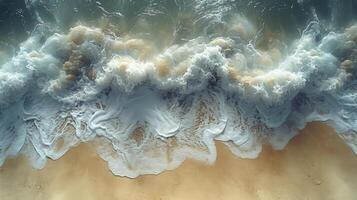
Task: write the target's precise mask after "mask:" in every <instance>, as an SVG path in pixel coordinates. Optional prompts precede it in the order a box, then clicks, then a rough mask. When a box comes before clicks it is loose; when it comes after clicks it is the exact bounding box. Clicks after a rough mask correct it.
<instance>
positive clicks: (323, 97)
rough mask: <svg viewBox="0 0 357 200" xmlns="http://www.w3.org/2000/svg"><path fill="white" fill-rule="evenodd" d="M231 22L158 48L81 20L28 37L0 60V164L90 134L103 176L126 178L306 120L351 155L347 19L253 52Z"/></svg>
mask: <svg viewBox="0 0 357 200" xmlns="http://www.w3.org/2000/svg"><path fill="white" fill-rule="evenodd" d="M219 14H220V13H216V14H215V15H214V16H211V17H215V18H217V17H218V18H219V17H221V16H220V15H219ZM206 17H209V16H206ZM233 18H234V19H235V21H234V20H233V21H232V23H233V25H234V26H232V27H233V28H231V29H229V30H227V34H225V36H224V37H223V36H222V37H221V36H220V37H215V38H210V37H198V38H196V39H192V40H189V41H187V42H185V43H183V44H174V45H171V46H169V47H167V48H165V49H164V50H162V51H158V50H157V49H158V48H156V47H155V46H153V45H152V44H151V43H150V42H149V41H147V40H146V39H143V38H135V36H132V37H115V36H113V35H112V34H107V33H106V32H104V31H102V30H101V29H99V28H93V27H87V26H83V25H79V26H76V27H74V28H72V29H70V30H69V32H68V33H67V34H62V33H55V34H53V35H52V36H49V37H48V38H47V39H46V40H45V41H41V39H40V38H41V37H40V36H39V35H36V34H34V35H33V36H32V37H30V38H29V39H28V40H27V41H26V42H24V43H23V44H22V45H21V48H20V51H19V52H18V53H17V55H16V56H14V57H13V58H12V59H11V60H10V61H8V62H7V63H5V64H4V65H2V67H1V68H0V164H2V163H3V162H4V161H5V159H6V158H7V157H9V156H15V155H17V154H18V153H23V154H25V155H27V156H28V157H29V159H30V160H31V161H32V163H33V165H34V166H35V167H38V168H41V167H43V166H44V164H45V162H46V159H47V158H51V159H58V158H60V157H61V156H62V155H64V154H65V153H66V152H67V151H68V150H69V149H70V148H71V147H73V146H75V145H77V144H79V143H81V142H85V141H92V142H93V143H94V144H95V146H96V148H97V151H98V153H99V154H100V156H101V157H102V158H103V159H104V160H106V161H107V162H108V165H109V167H110V169H111V170H112V172H113V173H114V174H116V175H121V176H128V177H136V176H138V175H141V174H157V173H160V172H162V171H163V170H166V169H173V168H175V167H177V166H178V165H179V164H180V163H182V162H183V160H184V159H186V158H187V157H191V158H195V159H199V160H203V161H206V162H208V163H212V162H214V161H215V159H216V149H215V144H214V141H222V142H224V143H225V144H227V145H228V146H229V147H230V149H231V150H232V152H233V153H234V154H236V155H237V156H240V157H244V158H255V157H256V156H258V154H259V153H260V151H261V149H262V144H265V143H269V144H271V145H272V146H273V147H274V148H276V149H282V148H284V146H285V145H286V144H287V143H288V141H289V140H290V139H291V138H292V137H293V136H295V135H296V134H297V132H298V130H299V129H302V128H303V127H304V126H305V123H307V122H310V121H324V122H326V123H328V124H330V125H332V126H333V127H335V128H336V131H337V133H338V134H339V135H340V136H341V137H342V138H343V139H344V140H345V141H346V142H347V144H348V145H350V146H351V147H352V149H353V150H354V152H356V153H357V136H356V131H357V125H356V124H357V123H356V122H357V107H356V106H357V103H356V100H357V96H356V92H355V89H356V81H355V80H356V70H355V68H356V63H357V61H356V53H355V52H356V50H357V46H356V38H357V35H356V34H355V33H356V32H357V31H355V30H356V27H357V25H353V26H351V27H349V28H347V29H346V31H344V32H342V33H333V32H331V33H329V34H326V35H325V37H323V38H322V39H321V40H318V39H317V36H316V34H317V32H316V31H315V30H316V29H313V28H311V29H312V30H310V29H309V30H306V31H305V32H304V34H303V35H302V36H301V38H300V39H299V40H297V41H296V42H295V44H294V46H293V47H292V48H291V50H290V51H289V52H284V53H282V52H281V51H282V49H279V48H277V47H273V48H270V49H268V50H262V49H258V48H256V47H255V46H254V45H253V44H252V43H251V41H250V40H249V38H250V37H252V35H254V34H255V33H254V32H255V31H256V29H255V28H254V27H253V26H252V25H249V26H248V29H246V31H243V26H244V24H247V23H248V21H247V20H246V19H245V18H243V17H242V16H239V17H237V16H234V17H233ZM312 26H314V24H313V25H312ZM233 36H234V37H233ZM237 38H238V39H237ZM239 38H240V39H239Z"/></svg>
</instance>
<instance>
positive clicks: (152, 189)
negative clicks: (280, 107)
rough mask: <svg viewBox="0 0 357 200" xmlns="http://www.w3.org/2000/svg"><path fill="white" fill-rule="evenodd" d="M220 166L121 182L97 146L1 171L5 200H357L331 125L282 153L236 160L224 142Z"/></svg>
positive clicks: (13, 163) (350, 160)
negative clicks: (39, 163) (43, 163)
mask: <svg viewBox="0 0 357 200" xmlns="http://www.w3.org/2000/svg"><path fill="white" fill-rule="evenodd" d="M217 146H218V158H217V161H216V163H215V164H214V165H212V166H208V165H205V164H203V163H200V162H197V161H192V160H187V161H185V163H184V164H183V165H181V166H180V167H179V168H178V169H176V170H173V171H166V172H164V173H162V174H160V175H157V176H154V175H147V176H141V177H139V178H136V179H129V178H123V177H116V176H114V175H113V174H112V173H111V172H110V171H109V170H108V168H107V165H106V163H105V162H104V161H102V160H101V159H100V158H99V157H98V156H97V154H96V152H95V151H94V149H93V148H91V146H90V144H83V145H80V146H78V147H76V148H74V149H72V150H70V151H69V152H68V153H67V154H66V155H65V156H64V157H62V158H61V159H59V160H57V161H49V162H48V163H47V165H46V167H45V168H44V169H43V170H35V169H33V168H32V167H31V166H30V165H29V164H28V163H27V161H26V160H25V159H24V158H21V157H19V158H15V159H10V160H8V161H7V162H6V163H5V165H4V166H2V167H1V168H0V199H1V200H18V199H19V200H20V199H26V200H32V199H33V200H82V199H83V200H99V199H100V200H104V199H105V200H146V199H147V200H151V199H152V200H181V199H196V200H201V199H202V200H203V199H205V200H211V199H212V200H219V199H224V200H226V199H235V200H236V199H243V200H250V199H252V200H253V199H254V200H255V199H261V200H270V199H271V200H278V199H283V200H290V199H291V200H308V199H310V200H315V199H316V200H317V199H321V200H329V199H330V200H335V199H343V200H352V199H356V196H357V190H356V189H355V188H356V187H357V156H356V155H354V154H353V153H352V151H351V150H350V149H349V148H348V147H347V146H346V145H345V144H344V143H343V141H342V140H341V139H340V138H339V137H338V136H337V135H336V134H334V133H333V130H332V129H331V128H329V127H327V126H324V125H320V124H318V123H313V124H310V125H309V126H308V127H307V128H306V129H304V130H303V131H302V133H301V134H300V135H298V136H297V137H296V138H294V139H293V140H292V141H291V142H290V144H289V145H288V146H287V147H286V148H285V149H284V150H282V151H274V150H272V149H271V148H270V147H265V148H264V151H263V153H262V154H261V155H260V156H259V158H258V159H255V160H248V159H240V158H237V157H235V156H234V155H233V154H232V153H231V152H230V151H229V150H228V148H227V147H226V146H224V145H223V144H217Z"/></svg>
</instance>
